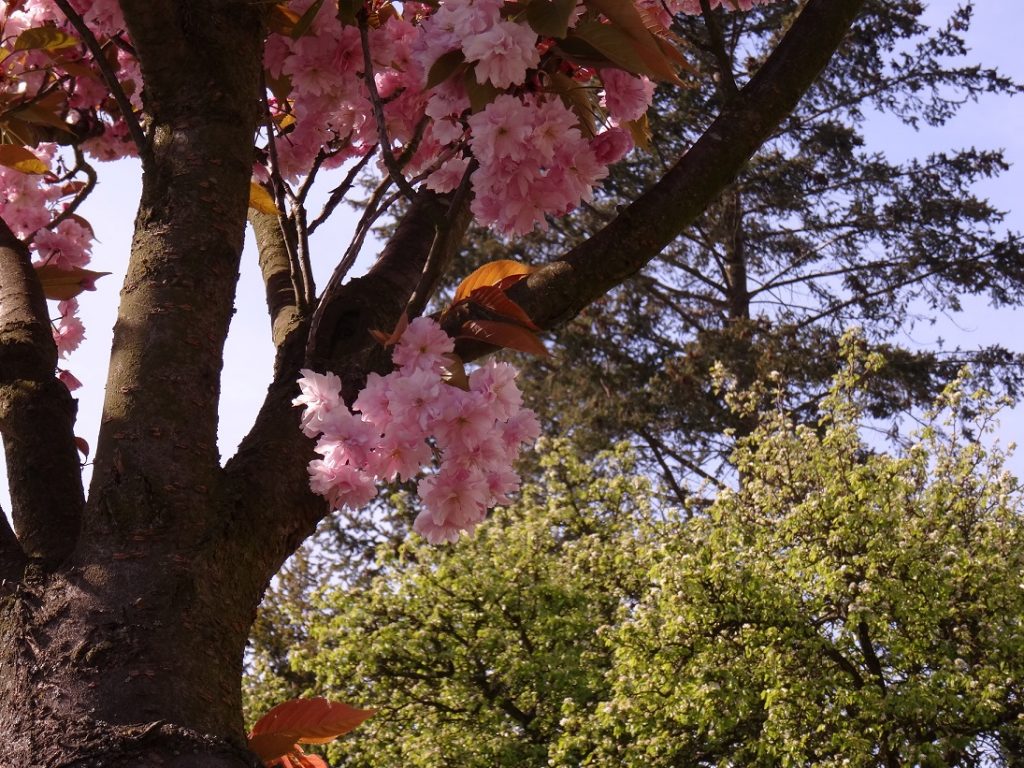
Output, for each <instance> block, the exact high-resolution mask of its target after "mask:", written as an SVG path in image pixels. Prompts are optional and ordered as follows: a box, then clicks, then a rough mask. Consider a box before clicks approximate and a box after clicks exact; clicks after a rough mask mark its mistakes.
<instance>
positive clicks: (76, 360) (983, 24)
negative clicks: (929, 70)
mask: <svg viewBox="0 0 1024 768" xmlns="http://www.w3.org/2000/svg"><path fill="white" fill-rule="evenodd" d="M928 5H929V11H928V20H929V21H931V22H936V23H938V22H940V21H941V19H943V18H945V17H946V16H948V15H949V13H950V12H951V11H952V9H953V8H954V7H955V6H956V5H957V3H955V2H953V1H952V0H935V1H934V2H931V3H928ZM968 39H969V42H970V45H971V47H972V51H973V53H972V57H971V60H973V61H978V62H980V63H982V64H984V65H986V66H996V67H998V68H1000V69H1002V70H1003V71H1004V73H1006V74H1009V75H1011V76H1013V77H1015V78H1016V79H1017V80H1018V81H1022V82H1024V56H1022V55H1021V50H1020V46H1021V41H1024V14H1022V13H1021V12H1020V8H1019V5H1018V3H1017V2H1016V0H982V2H980V3H979V4H978V7H977V8H976V13H975V22H974V25H973V28H972V30H971V32H970V34H969V38H968ZM866 132H867V136H868V139H869V142H870V144H871V145H874V146H876V147H878V148H880V149H884V150H885V151H886V152H887V153H889V154H890V155H891V156H892V157H894V158H899V157H910V156H921V155H923V154H926V153H927V152H929V151H932V150H940V149H947V148H951V147H960V146H971V145H974V146H977V147H979V148H1003V149H1005V150H1006V157H1007V160H1008V161H1009V162H1010V163H1012V164H1013V167H1012V168H1011V170H1010V171H1009V172H1008V173H1006V174H1004V175H1003V176H1002V177H1000V178H998V179H995V180H990V181H987V182H985V183H984V184H982V185H979V187H978V190H979V192H980V193H981V194H982V195H983V196H987V197H988V198H989V199H991V200H992V201H993V202H994V203H995V204H996V205H997V206H998V207H1000V208H1002V209H1004V210H1007V211H1009V212H1010V214H1009V216H1008V218H1007V226H1008V228H1010V229H1014V230H1019V231H1020V230H1024V97H1018V98H1016V99H1013V100H1009V99H1007V98H1005V97H985V98H982V99H981V100H979V102H978V103H976V104H969V105H966V106H965V107H964V109H963V110H962V112H961V114H960V115H958V116H957V117H956V118H954V119H953V120H951V121H950V122H949V123H947V124H946V125H945V126H943V127H942V128H938V129H931V128H923V129H921V130H920V131H914V130H913V129H911V128H908V127H907V126H904V125H902V124H900V123H898V122H897V121H894V120H888V119H880V118H877V117H876V118H871V119H870V120H869V122H868V124H867V126H866ZM99 171H100V184H99V186H98V188H97V190H96V192H95V194H94V195H93V196H92V198H91V199H90V200H89V201H88V202H87V204H86V206H85V207H84V210H83V211H82V212H83V214H84V215H85V216H86V217H87V218H88V219H89V220H90V221H91V222H92V223H93V226H94V229H95V230H96V234H97V236H98V239H99V241H98V242H97V244H96V247H95V249H94V255H93V264H92V266H93V268H94V269H97V270H103V271H109V272H112V273H113V274H112V275H110V276H109V277H106V278H103V279H102V280H101V281H99V283H98V290H97V292H96V293H88V294H84V295H83V296H82V297H81V305H82V316H83V320H84V322H85V324H86V334H87V338H86V340H85V342H83V344H82V346H81V348H80V349H79V350H78V351H77V352H76V353H75V354H74V355H73V356H72V357H71V359H70V360H69V361H68V366H69V367H70V368H71V370H72V371H73V372H74V373H75V375H76V376H78V378H79V379H81V381H82V383H83V385H84V386H83V388H82V389H81V390H79V391H78V392H77V393H76V395H77V397H78V399H79V416H78V427H77V430H76V431H77V433H78V434H79V435H80V436H82V437H84V438H85V439H86V440H87V441H89V443H90V444H91V445H92V444H94V443H95V436H96V433H97V430H98V427H99V419H100V412H101V408H102V399H103V390H104V386H105V383H106V366H107V359H108V355H109V348H110V339H111V329H112V327H113V323H114V318H115V314H116V309H117V307H116V305H117V296H118V291H119V290H120V286H121V281H122V279H123V275H124V270H125V266H126V263H127V256H128V252H129V246H130V243H131V226H132V221H133V219H134V216H135V208H136V204H137V201H138V195H139V173H138V168H137V166H136V165H135V164H133V163H128V162H123V163H116V164H109V165H103V166H101V167H100V168H99ZM1014 208H1016V210H1014ZM351 227H352V217H351V216H348V217H347V218H346V219H344V220H341V221H338V222H336V223H335V224H334V226H333V227H323V228H321V230H320V231H318V232H317V234H316V237H315V239H314V241H313V253H314V256H315V257H318V259H319V261H318V265H319V270H318V271H319V272H320V273H321V274H320V282H321V283H322V281H323V280H324V279H325V274H323V273H325V272H329V270H330V268H331V266H332V262H333V261H334V260H336V259H337V258H338V256H339V255H340V254H341V252H342V251H343V250H344V247H345V245H346V244H347V242H348V239H349V232H350V230H351ZM373 247H374V246H373V244H372V243H368V244H367V246H366V249H365V250H368V251H372V249H373ZM236 309H237V312H236V314H235V317H234V320H233V322H232V328H231V335H230V337H229V339H228V347H227V351H226V357H225V365H224V374H223V387H222V389H223V396H222V408H221V413H222V416H221V425H220V446H221V453H222V454H223V455H224V456H225V457H227V456H230V455H231V453H233V451H234V447H235V446H236V445H237V443H238V441H239V440H240V439H241V437H242V436H243V435H244V434H245V431H246V429H247V428H248V426H249V424H250V423H251V421H252V418H253V416H254V415H255V413H256V410H257V409H258V407H259V404H260V402H261V401H262V398H263V395H264V392H265V391H266V385H267V382H268V381H269V379H270V371H271V365H272V355H273V349H272V346H271V343H270V341H269V328H268V325H269V324H268V321H267V317H266V309H265V305H264V300H263V289H262V285H261V282H260V278H259V274H258V270H257V269H256V258H255V253H254V249H253V248H252V244H251V240H250V241H249V246H248V247H247V251H246V254H245V256H244V258H243V268H242V275H241V282H240V284H239V289H238V301H237V302H236ZM940 337H941V338H943V339H945V340H946V342H947V344H948V345H949V346H955V345H957V344H959V345H961V346H965V347H974V346H981V345H986V344H993V343H1002V344H1004V345H1006V346H1010V347H1011V348H1016V349H1018V350H1019V349H1024V338H1022V337H1024V322H1022V321H1021V318H1020V316H1019V313H1016V312H1012V311H1005V310H1003V311H995V310H993V309H991V308H990V307H988V306H987V305H986V303H985V302H984V301H983V300H976V301H969V302H966V303H965V305H964V311H963V312H962V313H959V314H957V315H956V316H955V317H948V318H944V319H943V320H942V321H940V322H939V323H938V324H936V325H935V326H927V327H926V326H918V327H917V328H915V329H914V330H913V331H912V332H911V333H909V334H908V336H907V338H906V339H904V340H902V341H904V343H914V344H919V345H922V346H931V345H933V344H934V342H935V341H936V339H938V338H940ZM897 341H901V340H899V339H898V340H897ZM1018 436H1024V406H1018V407H1017V408H1016V409H1014V411H1012V412H1010V413H1007V414H1006V415H1005V417H1004V419H1003V429H1002V431H1001V434H1000V437H1001V439H1002V440H1003V441H1004V442H1008V441H1012V440H1014V439H1017V438H1018ZM1011 467H1012V468H1013V469H1014V470H1015V471H1016V472H1017V474H1018V475H1024V451H1022V454H1021V455H1018V456H1017V457H1015V459H1014V460H1013V461H1012V464H1011ZM6 486H7V483H6V475H5V474H4V472H3V470H2V468H0V504H2V505H3V508H4V509H5V510H7V511H8V512H9V510H10V504H9V499H8V495H7V487H6Z"/></svg>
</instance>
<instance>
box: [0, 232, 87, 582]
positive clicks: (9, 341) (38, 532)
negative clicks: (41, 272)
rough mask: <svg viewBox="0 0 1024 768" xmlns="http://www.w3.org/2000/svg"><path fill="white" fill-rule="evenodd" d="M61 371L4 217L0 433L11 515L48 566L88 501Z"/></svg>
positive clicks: (0, 552) (38, 291)
mask: <svg viewBox="0 0 1024 768" xmlns="http://www.w3.org/2000/svg"><path fill="white" fill-rule="evenodd" d="M56 367H57V346H56V344H55V343H54V341H53V333H52V331H51V328H50V321H49V318H48V315H47V309H46V299H45V297H44V296H43V289H42V286H41V285H40V284H39V280H38V279H37V278H36V273H35V270H34V269H33V268H32V261H31V258H30V256H29V252H28V248H26V246H25V244H24V243H22V242H21V241H20V240H19V239H18V238H17V237H16V236H15V235H14V233H13V232H12V231H11V229H10V227H8V226H7V223H6V222H5V221H3V219H0V433H2V434H3V441H4V451H5V453H6V458H7V474H8V481H9V484H10V491H11V502H12V510H11V513H12V517H13V519H14V529H15V531H16V532H17V537H18V540H19V541H20V548H21V550H22V551H23V552H24V554H25V555H27V556H28V557H30V558H33V559H39V560H41V561H43V562H44V563H45V564H47V565H49V566H55V565H57V564H59V563H60V562H61V561H62V560H63V559H64V558H65V557H67V555H68V554H69V553H70V552H71V550H72V548H73V547H74V545H75V542H76V540H77V538H78V531H79V526H80V524H81V517H82V509H83V507H84V504H85V500H84V493H83V489H82V476H81V467H80V465H79V463H78V450H77V448H76V447H75V440H74V437H75V436H74V424H75V410H76V406H75V401H74V399H72V397H71V393H70V392H68V389H67V387H66V386H64V384H63V383H61V382H60V381H59V380H58V379H57V378H56V376H55V375H54V372H55V369H56ZM0 539H5V540H6V541H5V542H4V541H0V560H7V559H11V558H13V559H17V558H16V553H15V552H12V547H13V545H12V544H11V542H10V541H9V537H6V536H0ZM5 554H6V555H8V556H10V557H7V556H5Z"/></svg>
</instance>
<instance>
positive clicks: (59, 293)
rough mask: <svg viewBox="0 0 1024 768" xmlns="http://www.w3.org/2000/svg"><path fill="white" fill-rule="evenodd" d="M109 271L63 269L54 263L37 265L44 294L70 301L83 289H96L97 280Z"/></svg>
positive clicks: (50, 297)
mask: <svg viewBox="0 0 1024 768" xmlns="http://www.w3.org/2000/svg"><path fill="white" fill-rule="evenodd" d="M109 274H110V273H109V272H93V271H92V270H91V269H82V268H81V267H71V268H70V269H61V268H60V267H57V266H54V265H53V264H42V265H40V266H37V267H36V277H38V278H39V282H40V283H41V284H42V286H43V294H44V295H45V296H46V298H48V299H50V300H52V301H68V300H69V299H73V298H75V296H77V295H78V294H80V293H81V292H82V291H95V290H96V285H95V283H96V281H97V280H98V279H99V278H101V277H103V276H104V275H109Z"/></svg>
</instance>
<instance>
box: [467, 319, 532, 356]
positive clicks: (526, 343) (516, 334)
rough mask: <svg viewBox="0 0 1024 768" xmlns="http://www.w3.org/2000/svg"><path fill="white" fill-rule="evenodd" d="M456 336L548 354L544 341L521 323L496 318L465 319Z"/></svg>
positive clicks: (497, 345)
mask: <svg viewBox="0 0 1024 768" xmlns="http://www.w3.org/2000/svg"><path fill="white" fill-rule="evenodd" d="M458 338H460V339H476V340H477V341H484V342H487V343H488V344H493V345H494V346H496V347H506V348H508V349H515V350H518V351H520V352H526V353H528V354H531V355H537V356H539V357H547V355H548V350H547V348H546V347H545V346H544V342H542V341H541V340H540V339H539V338H537V335H536V334H534V333H533V332H532V331H529V330H527V329H526V328H523V327H522V326H521V325H514V324H513V323H503V322H500V321H498V320H467V321H466V322H465V323H463V324H462V328H461V329H460V331H459V336H458Z"/></svg>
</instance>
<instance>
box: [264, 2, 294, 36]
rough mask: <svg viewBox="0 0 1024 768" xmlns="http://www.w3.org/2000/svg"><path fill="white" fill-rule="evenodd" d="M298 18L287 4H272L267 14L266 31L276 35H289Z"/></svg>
mask: <svg viewBox="0 0 1024 768" xmlns="http://www.w3.org/2000/svg"><path fill="white" fill-rule="evenodd" d="M299 18H300V17H299V14H297V13H296V12H295V11H293V10H292V9H291V8H289V7H288V3H274V4H273V5H272V6H270V10H269V11H268V13H267V29H268V30H270V31H271V32H274V33H276V34H278V35H290V34H291V33H292V30H293V29H294V28H295V25H296V24H297V23H298V21H299Z"/></svg>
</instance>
